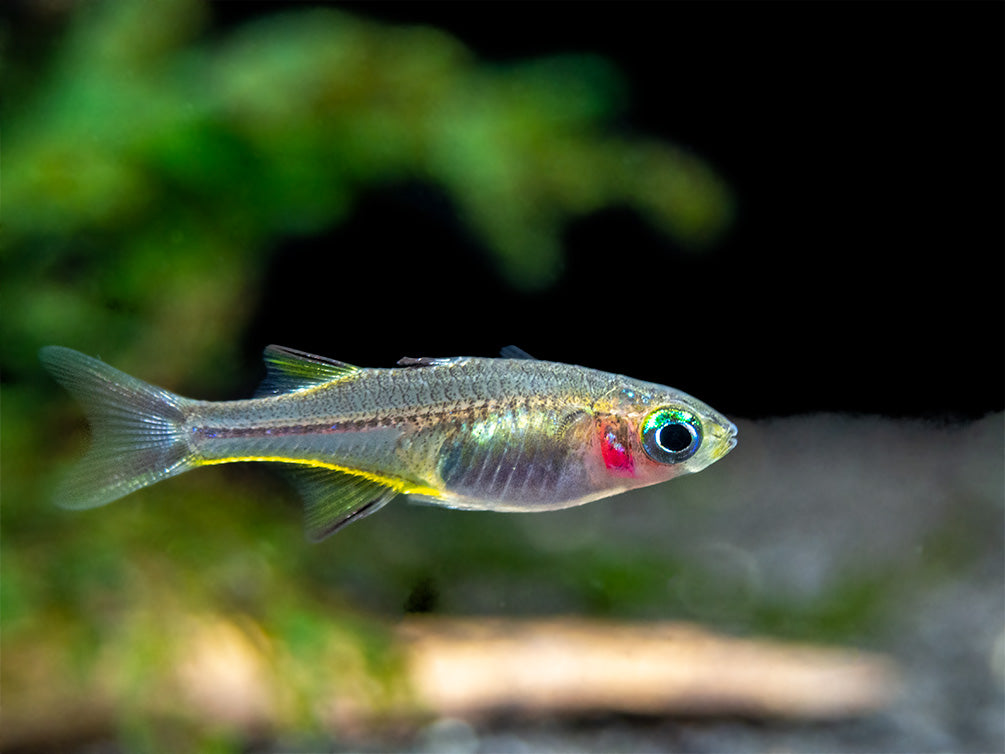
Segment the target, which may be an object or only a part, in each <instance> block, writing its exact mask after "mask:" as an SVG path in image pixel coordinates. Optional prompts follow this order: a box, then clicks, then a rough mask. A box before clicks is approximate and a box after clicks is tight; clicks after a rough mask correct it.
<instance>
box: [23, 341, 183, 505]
mask: <svg viewBox="0 0 1005 754" xmlns="http://www.w3.org/2000/svg"><path fill="white" fill-rule="evenodd" d="M39 359H40V360H41V362H42V364H43V365H44V366H45V368H46V369H47V370H48V371H49V372H50V373H51V374H52V376H53V377H55V378H56V380H58V381H59V382H60V384H62V385H63V387H65V388H66V389H67V390H68V391H69V392H70V393H71V394H72V395H73V396H74V397H75V398H76V399H77V400H78V401H80V404H81V406H82V407H83V409H84V412H85V413H86V414H87V418H88V421H89V423H90V425H91V447H90V449H89V450H88V452H87V454H86V455H85V456H84V458H83V459H82V460H81V461H80V462H79V463H78V464H77V466H76V467H74V468H72V469H70V471H69V472H68V473H67V474H66V476H65V477H64V478H63V479H62V481H61V484H60V485H59V487H58V488H57V491H56V502H57V503H58V504H59V505H61V506H62V507H64V508H78V509H81V508H95V507H97V506H99V505H105V504H106V503H110V502H112V501H113V500H118V499H119V498H120V497H124V496H125V495H128V494H129V493H130V492H135V491H136V490H138V489H141V488H143V487H147V486H149V485H151V484H154V483H155V482H159V481H161V480H162V479H167V478H168V477H172V476H175V475H176V474H180V473H182V472H183V471H188V470H189V469H191V468H194V466H195V465H196V464H195V463H194V462H193V459H192V457H191V456H190V454H189V449H188V444H187V442H186V438H185V432H184V429H183V424H184V406H185V404H186V403H188V399H186V398H182V397H181V396H178V395H175V394H174V393H171V392H169V391H167V390H164V389H162V388H159V387H156V386H154V385H151V384H149V383H146V382H143V381H142V380H138V379H136V378H135V377H131V376H129V375H128V374H126V373H125V372H120V371H119V370H118V369H115V368H113V367H110V366H109V365H108V364H105V363H104V362H103V361H99V360H98V359H94V358H91V357H90V356H86V355H84V354H82V353H80V352H78V351H74V350H73V349H70V348H63V347H61V346H47V347H45V348H43V349H42V350H41V351H39Z"/></svg>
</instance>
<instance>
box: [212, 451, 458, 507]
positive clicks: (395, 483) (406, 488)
mask: <svg viewBox="0 0 1005 754" xmlns="http://www.w3.org/2000/svg"><path fill="white" fill-rule="evenodd" d="M245 461H258V462H267V463H291V464H296V465H297V466H313V467H314V468H317V469H328V470H330V471H338V472H341V473H342V474H349V475H350V476H355V477H362V478H363V479H367V480H369V481H371V482H376V483H377V484H382V485H384V486H385V487H390V488H391V489H393V490H394V491H395V492H400V493H402V494H409V495H428V496H429V497H440V496H441V495H442V493H441V492H440V490H438V489H435V488H434V487H426V486H424V485H421V484H412V483H410V482H406V481H405V480H404V479H397V478H395V477H390V476H381V475H380V474H374V473H372V472H369V471H363V470H361V469H354V468H351V467H349V466H339V465H338V464H334V463H325V462H324V461H311V460H301V459H296V458H286V457H284V456H227V457H225V458H209V459H202V460H200V461H199V462H198V465H199V466H218V465H220V464H221V463H242V462H245Z"/></svg>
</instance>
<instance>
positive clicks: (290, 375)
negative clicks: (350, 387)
mask: <svg viewBox="0 0 1005 754" xmlns="http://www.w3.org/2000/svg"><path fill="white" fill-rule="evenodd" d="M264 358H265V367H266V370H267V372H266V375H265V380H264V381H263V382H262V384H261V385H260V386H259V388H258V392H256V393H255V397H256V398H261V397H263V396H267V395H282V394H283V393H292V392H295V391H297V390H304V389H305V388H312V387H317V386H318V385H325V384H327V383H329V382H336V381H339V380H345V379H349V378H351V377H352V376H353V375H355V374H356V373H357V372H359V371H360V368H359V367H357V366H353V365H352V364H346V363H345V362H343V361H336V360H335V359H329V358H326V357H324V356H315V355H314V354H311V353H306V352H304V351H297V350H296V349H293V348H286V347H285V346H276V345H272V346H268V347H267V348H266V349H265V354H264Z"/></svg>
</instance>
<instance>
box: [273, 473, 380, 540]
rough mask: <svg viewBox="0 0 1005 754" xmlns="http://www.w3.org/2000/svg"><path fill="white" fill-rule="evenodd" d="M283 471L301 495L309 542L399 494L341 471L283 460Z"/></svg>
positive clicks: (375, 509)
mask: <svg viewBox="0 0 1005 754" xmlns="http://www.w3.org/2000/svg"><path fill="white" fill-rule="evenodd" d="M282 471H283V472H285V473H286V474H287V475H288V476H289V477H290V480H291V481H292V482H293V484H294V486H295V487H296V488H297V491H298V492H299V493H300V495H301V496H302V497H303V498H304V526H305V530H306V533H307V539H309V540H310V541H311V542H320V541H321V540H322V539H325V538H326V537H330V536H331V535H332V534H334V533H335V532H337V531H338V530H339V529H341V528H342V527H343V526H347V525H348V524H351V523H352V522H353V521H359V520H360V519H361V518H366V517H367V516H369V515H370V514H371V513H375V512H376V511H378V510H380V509H381V508H382V507H384V506H385V505H386V504H387V503H388V502H390V500H391V498H393V497H394V496H395V495H397V494H398V492H397V490H395V489H394V488H393V487H389V486H388V485H386V484H382V483H381V482H378V481H374V480H372V479H369V478H367V477H363V476H357V475H355V474H347V473H345V472H342V471H333V470H331V469H325V468H317V467H314V466H287V465H286V464H283V468H282Z"/></svg>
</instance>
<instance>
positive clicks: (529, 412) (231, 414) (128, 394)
mask: <svg viewBox="0 0 1005 754" xmlns="http://www.w3.org/2000/svg"><path fill="white" fill-rule="evenodd" d="M41 358H42V361H43V363H45V365H46V366H47V368H49V370H50V371H51V372H52V373H53V374H54V375H55V376H56V377H57V379H59V380H60V381H61V382H62V383H63V384H64V385H65V386H66V387H67V388H68V389H69V390H70V391H71V392H73V393H74V394H75V395H77V397H78V398H79V399H80V400H81V401H82V403H83V404H84V406H85V408H86V409H87V411H88V414H89V418H90V420H91V424H92V429H93V432H94V443H93V446H92V449H91V451H90V453H89V455H88V456H87V457H86V458H85V460H84V462H83V463H82V464H81V465H80V466H79V467H78V470H77V471H76V472H75V473H74V474H73V475H71V477H70V479H69V482H68V484H67V485H64V487H63V492H62V493H61V500H62V502H63V503H64V504H65V505H67V506H68V507H78V508H83V507H93V506H96V505H102V504H104V503H107V502H111V501H112V500H114V499H117V498H119V497H122V496H123V495H125V494H128V493H129V492H132V491H133V490H136V489H139V488H141V487H144V486H147V485H149V484H152V483H154V482H156V481H159V480H160V479H165V478H168V477H170V476H174V475H175V474H178V473H181V472H183V471H187V470H189V469H192V468H196V467H199V466H205V465H214V464H220V463H232V462H238V461H258V462H273V463H279V464H283V466H284V468H286V469H288V470H290V471H291V472H292V476H293V479H294V482H295V483H296V484H297V486H298V487H299V489H300V491H301V493H302V494H303V496H304V498H305V501H306V506H307V508H306V516H307V528H308V534H309V536H310V537H311V539H314V540H317V539H321V538H323V537H325V536H327V535H329V534H331V533H332V532H334V531H336V530H337V529H338V528H341V527H342V526H344V525H345V524H347V523H349V522H351V521H354V520H358V519H359V518H361V517H363V516H365V515H368V514H369V513H372V512H373V511H375V510H377V509H378V508H379V507H380V506H382V505H384V504H385V503H386V502H388V501H389V500H390V499H391V498H393V497H394V496H395V495H396V494H398V493H407V494H411V495H417V496H421V497H422V498H423V499H425V500H427V501H431V502H435V503H438V504H441V505H446V506H449V507H455V508H468V509H482V510H497V511H533V510H548V509H555V508H565V507H569V506H573V505H579V504H581V503H585V502H588V501H590V500H595V499H597V498H601V497H606V496H608V495H612V494H616V493H618V492H621V491H624V490H627V489H631V488H633V487H641V486H645V485H647V484H653V483H655V482H658V481H663V480H665V479H669V478H672V477H673V476H678V475H680V474H682V473H689V472H693V471H698V470H700V469H701V468H704V467H705V466H707V465H708V464H710V463H712V462H713V461H715V460H717V459H718V458H720V457H722V456H723V455H725V453H727V452H728V451H729V450H730V449H731V448H732V447H733V445H734V444H735V436H736V428H735V426H734V425H733V424H732V423H731V422H729V421H728V420H727V419H725V418H724V417H722V416H721V415H720V414H718V413H717V412H715V411H714V410H713V409H711V408H710V407H708V406H706V405H705V404H703V403H701V402H700V401H697V400H696V399H694V398H692V397H691V396H689V395H686V394H685V393H681V392H680V391H676V390H673V389H672V388H667V387H663V386H660V385H655V384H652V383H646V382H642V381H639V380H633V379H631V378H628V377H623V376H619V375H613V374H608V373H605V372H600V371H597V370H593V369H587V368H584V367H577V366H572V365H567V364H558V363H553V362H546V361H537V360H533V359H529V358H503V359H485V358H474V357H472V358H467V357H461V358H453V359H403V360H402V361H401V362H399V363H400V364H402V365H403V366H401V367H399V368H393V369H362V368H359V367H354V366H351V365H348V364H344V363H342V362H338V361H334V360H331V359H326V358H324V357H318V356H312V355H310V354H304V353H301V352H297V351H293V350H291V349H285V348H280V347H276V346H270V347H269V348H268V349H266V364H267V366H268V369H269V374H268V377H267V379H266V381H265V383H264V384H263V387H262V390H260V393H259V397H256V398H253V399H249V400H239V401H221V402H209V401H197V400H192V399H188V398H182V397H181V396H177V395H175V394H173V393H170V392H168V391H166V390H163V389H161V388H157V387H155V386H152V385H148V384H147V383H144V382H142V381H140V380H137V379H135V378H133V377H130V376H128V375H125V374H124V373H122V372H119V371H118V370H115V369H113V368H112V367H110V366H108V365H106V364H104V363H102V362H100V361H97V360H96V359H91V358H90V357H87V356H84V355H83V354H80V353H78V352H76V351H72V350H70V349H65V348H60V347H48V348H46V349H43V350H42V353H41ZM654 417H655V418H654ZM660 417H662V418H660ZM660 438H664V440H665V442H664V444H666V445H668V446H669V445H673V446H674V447H666V448H665V447H663V445H661V444H660V442H661V440H660ZM685 443H686V444H687V447H684V445H685ZM677 446H681V447H677Z"/></svg>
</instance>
